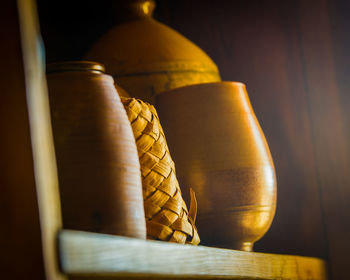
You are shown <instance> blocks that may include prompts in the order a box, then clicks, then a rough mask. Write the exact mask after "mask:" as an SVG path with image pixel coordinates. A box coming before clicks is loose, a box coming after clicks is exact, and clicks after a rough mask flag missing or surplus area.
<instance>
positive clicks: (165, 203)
mask: <svg viewBox="0 0 350 280" xmlns="http://www.w3.org/2000/svg"><path fill="white" fill-rule="evenodd" d="M121 99H122V103H123V104H124V108H125V110H126V112H127V115H128V118H129V121H130V123H131V127H132V130H133V132H134V136H135V139H136V145H137V150H138V154H139V159H140V164H141V175H142V187H143V200H144V207H145V216H146V226H147V236H148V238H149V239H159V240H164V241H170V242H176V243H182V244H184V243H189V244H194V245H197V244H198V243H199V241H200V239H199V236H198V233H197V229H196V227H195V225H194V221H195V218H196V217H195V216H196V211H197V205H196V201H195V197H194V193H193V192H192V191H191V207H190V212H188V210H187V207H186V204H185V202H184V200H183V198H182V195H181V190H180V187H179V183H178V181H177V179H176V175H175V165H174V162H173V160H172V159H171V156H170V153H169V149H168V146H167V143H166V140H165V136H164V132H163V129H162V127H161V125H160V122H159V118H158V115H157V112H156V110H155V108H154V107H153V106H152V105H150V104H148V103H145V102H142V101H141V100H136V99H134V98H121Z"/></svg>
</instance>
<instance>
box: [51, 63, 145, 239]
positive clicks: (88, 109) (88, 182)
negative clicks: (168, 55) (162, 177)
mask: <svg viewBox="0 0 350 280" xmlns="http://www.w3.org/2000/svg"><path fill="white" fill-rule="evenodd" d="M70 64H72V65H76V64H78V65H82V66H84V65H83V64H84V63H83V62H75V63H74V62H73V63H69V62H67V63H65V65H66V71H64V72H62V71H61V72H50V73H49V74H48V75H47V80H48V89H49V97H50V106H51V115H52V126H53V135H54V140H55V150H56V155H57V167H58V176H59V182H60V193H61V201H62V217H63V226H64V227H65V228H69V229H79V230H86V231H93V232H103V233H110V234H118V235H124V236H130V237H137V238H143V239H145V238H146V224H145V214H144V209H143V197H142V184H141V173H140V163H139V160H138V154H137V149H136V144H135V139H134V135H133V132H132V129H131V125H130V122H129V120H128V118H127V115H126V112H125V110H124V107H123V105H122V103H121V102H120V98H119V96H118V94H117V92H116V90H115V88H114V84H113V83H114V81H113V78H112V77H111V76H109V75H105V74H103V73H101V72H96V71H90V70H89V67H90V66H89V65H88V66H87V68H86V69H85V70H80V71H77V70H75V71H72V70H71V68H70ZM85 64H86V63H85ZM56 65H57V64H56ZM71 67H72V66H71ZM50 69H51V66H50V67H49V70H50Z"/></svg>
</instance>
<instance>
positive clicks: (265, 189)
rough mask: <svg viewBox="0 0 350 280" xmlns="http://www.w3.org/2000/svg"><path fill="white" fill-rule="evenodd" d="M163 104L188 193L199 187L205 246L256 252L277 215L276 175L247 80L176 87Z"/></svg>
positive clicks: (167, 132) (159, 107)
mask: <svg viewBox="0 0 350 280" xmlns="http://www.w3.org/2000/svg"><path fill="white" fill-rule="evenodd" d="M156 107H157V110H158V114H159V118H160V120H161V123H162V126H163V129H164V133H165V135H167V140H168V144H169V149H170V151H171V153H172V155H173V157H174V161H175V162H176V174H177V177H178V179H179V182H180V186H181V188H182V191H183V193H184V195H186V194H188V193H189V191H190V188H193V190H194V192H195V193H196V197H197V201H198V206H199V207H198V215H197V227H198V231H199V232H200V236H201V242H202V244H203V245H207V246H216V247H222V248H230V249H236V250H245V251H251V250H252V247H253V243H254V242H255V241H257V240H258V239H260V238H261V237H262V236H263V235H264V234H265V233H266V231H267V230H268V228H269V227H270V225H271V222H272V220H273V217H274V214H275V209H276V176H275V171H274V166H273V161H272V158H271V155H270V151H269V147H268V144H267V143H266V140H265V137H264V134H263V132H262V130H261V128H260V126H259V123H258V121H257V119H256V117H255V114H254V111H253V108H252V107H251V104H250V102H249V97H248V94H247V92H246V88H245V85H244V84H242V83H236V82H218V83H206V84H200V85H192V86H187V87H182V88H177V89H173V90H170V91H167V92H163V93H162V94H160V95H158V96H157V97H156ZM185 197H186V196H185ZM188 201H189V200H188V199H187V203H188Z"/></svg>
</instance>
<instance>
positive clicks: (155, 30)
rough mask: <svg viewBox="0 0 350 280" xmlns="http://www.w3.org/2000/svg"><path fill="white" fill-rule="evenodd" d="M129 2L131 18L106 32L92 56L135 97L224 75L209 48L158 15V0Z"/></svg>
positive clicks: (150, 97) (148, 96) (149, 96)
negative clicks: (183, 34) (160, 18)
mask: <svg viewBox="0 0 350 280" xmlns="http://www.w3.org/2000/svg"><path fill="white" fill-rule="evenodd" d="M127 2H128V4H127V5H125V7H124V8H125V14H126V20H125V22H123V23H122V24H119V25H117V26H116V27H114V28H113V29H111V30H110V31H108V32H107V33H106V34H104V35H103V36H102V37H101V38H100V39H99V40H98V41H97V42H96V44H95V45H94V46H93V47H92V48H91V50H90V51H89V52H88V54H87V56H86V58H87V59H89V60H94V61H99V62H101V63H103V64H104V65H105V66H106V71H107V73H109V74H111V75H112V76H113V77H114V79H115V80H116V82H117V83H118V85H120V86H121V87H122V88H124V89H125V90H126V91H127V92H128V93H129V94H130V95H131V96H132V97H136V98H140V99H142V100H144V101H147V102H150V103H154V97H155V95H157V94H159V93H161V92H163V91H166V90H169V89H173V88H177V87H182V86H186V85H192V84H199V83H206V82H216V81H220V75H219V72H218V68H217V66H216V65H215V63H214V62H213V61H212V60H211V59H210V57H209V56H208V55H207V54H206V53H205V52H204V51H203V50H201V49H200V48H199V47H198V46H196V45H195V44H193V43H192V42H191V41H190V40H188V39H187V38H185V37H184V36H182V35H181V34H179V33H178V32H176V31H175V30H173V29H171V28H169V27H168V26H166V25H164V24H162V23H160V22H158V21H156V20H154V19H153V18H152V13H153V9H154V1H150V0H134V1H127Z"/></svg>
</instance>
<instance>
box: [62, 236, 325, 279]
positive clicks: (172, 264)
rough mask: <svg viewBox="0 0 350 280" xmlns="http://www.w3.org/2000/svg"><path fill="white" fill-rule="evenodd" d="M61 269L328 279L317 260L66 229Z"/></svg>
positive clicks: (116, 273)
mask: <svg viewBox="0 0 350 280" xmlns="http://www.w3.org/2000/svg"><path fill="white" fill-rule="evenodd" d="M58 241H59V243H58V246H59V257H60V262H61V269H62V271H63V272H64V273H66V274H68V275H77V276H79V275H80V276H84V275H85V276H88V275H93V276H95V277H96V276H99V275H101V276H103V275H104V276H106V275H107V276H113V277H114V276H115V277H116V278H118V277H128V276H130V277H135V276H137V277H142V276H144V277H163V278H167V277H168V278H171V279H174V278H184V277H187V278H191V279H194V278H198V279H201V278H202V279H204V278H215V279H242V278H244V279H298V280H304V279H305V280H310V279H312V280H326V279H327V273H326V263H325V261H323V260H321V259H317V258H310V257H299V256H290V255H276V254H264V253H254V252H242V251H234V250H228V249H218V248H211V247H204V246H191V245H179V244H174V243H166V242H159V241H150V240H147V241H145V240H139V239H134V238H127V237H122V236H113V235H106V234H98V233H88V232H81V231H73V230H63V231H61V232H60V233H59V236H58Z"/></svg>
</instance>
